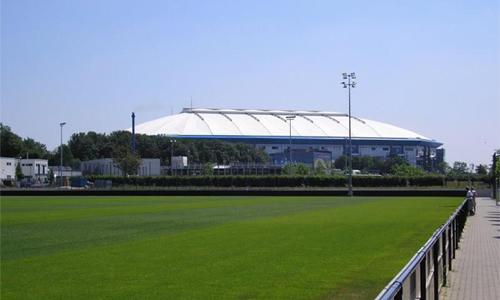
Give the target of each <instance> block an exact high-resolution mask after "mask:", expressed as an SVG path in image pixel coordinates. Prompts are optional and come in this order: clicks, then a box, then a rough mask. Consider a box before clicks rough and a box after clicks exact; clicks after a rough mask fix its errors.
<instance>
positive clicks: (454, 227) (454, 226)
mask: <svg viewBox="0 0 500 300" xmlns="http://www.w3.org/2000/svg"><path fill="white" fill-rule="evenodd" d="M457 218H458V215H456V216H455V219H453V258H455V256H456V254H455V252H456V250H457V248H458V239H457Z"/></svg>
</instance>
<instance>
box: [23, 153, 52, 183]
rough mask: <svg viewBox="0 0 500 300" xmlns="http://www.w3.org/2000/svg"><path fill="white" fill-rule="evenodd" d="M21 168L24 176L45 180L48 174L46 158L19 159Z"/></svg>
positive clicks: (40, 180) (35, 179)
mask: <svg viewBox="0 0 500 300" xmlns="http://www.w3.org/2000/svg"><path fill="white" fill-rule="evenodd" d="M20 163H21V170H22V171H23V176H24V177H25V178H30V179H32V180H34V181H39V182H45V181H47V178H48V175H49V163H48V161H47V160H46V159H40V158H29V159H21V160H20Z"/></svg>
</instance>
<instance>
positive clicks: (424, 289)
mask: <svg viewBox="0 0 500 300" xmlns="http://www.w3.org/2000/svg"><path fill="white" fill-rule="evenodd" d="M467 213H468V211H467V200H464V201H463V202H462V204H461V205H460V206H459V207H458V208H457V210H456V211H455V212H454V213H453V215H452V216H451V217H450V218H449V219H448V221H446V223H445V224H444V225H443V226H441V227H440V228H439V229H437V230H436V231H435V232H434V234H433V235H432V237H431V238H430V239H429V240H428V241H427V242H426V243H425V244H424V246H423V247H422V248H420V250H419V251H418V252H417V253H416V254H415V256H413V258H412V259H411V260H410V261H409V262H408V264H407V265H406V266H405V267H404V268H403V269H402V270H401V271H400V272H399V274H398V275H396V277H394V279H393V280H392V281H391V282H390V283H389V284H388V285H387V286H386V287H385V288H384V289H383V290H382V292H380V294H379V295H378V296H377V298H376V300H389V299H395V300H402V299H421V300H426V299H439V290H440V288H441V287H442V286H444V285H446V283H447V279H448V278H447V276H448V273H449V271H451V267H452V263H453V259H454V258H455V250H456V249H457V248H458V243H459V241H460V236H461V235H462V231H463V228H464V226H465V222H466V220H467Z"/></svg>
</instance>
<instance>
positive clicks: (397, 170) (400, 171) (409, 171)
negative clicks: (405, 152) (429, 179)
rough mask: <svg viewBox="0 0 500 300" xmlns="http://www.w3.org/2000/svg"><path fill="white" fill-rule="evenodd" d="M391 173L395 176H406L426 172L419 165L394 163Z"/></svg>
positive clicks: (419, 174) (420, 174)
mask: <svg viewBox="0 0 500 300" xmlns="http://www.w3.org/2000/svg"><path fill="white" fill-rule="evenodd" d="M391 173H393V174H394V175H397V176H407V177H413V176H424V175H427V174H428V173H427V172H426V171H425V170H423V169H421V168H419V167H415V166H410V165H405V164H401V165H395V166H394V167H393V168H392V172H391Z"/></svg>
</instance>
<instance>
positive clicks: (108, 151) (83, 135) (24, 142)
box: [0, 123, 269, 168]
mask: <svg viewBox="0 0 500 300" xmlns="http://www.w3.org/2000/svg"><path fill="white" fill-rule="evenodd" d="M131 138H132V133H130V132H128V131H114V132H111V133H110V134H105V133H96V132H93V131H89V132H79V133H74V134H73V135H71V137H70V139H69V141H68V143H66V144H64V145H63V146H62V151H63V164H64V165H65V166H72V167H75V168H76V167H79V165H80V162H81V161H86V160H92V159H100V158H114V159H119V158H121V157H125V156H127V155H130V152H131V146H130V145H131ZM0 145H1V147H0V151H1V156H3V157H16V158H19V157H22V158H26V157H29V158H44V159H48V160H49V165H59V163H60V162H59V159H60V147H56V148H55V149H53V150H52V151H49V150H47V147H46V146H45V145H44V144H42V143H40V142H37V141H35V140H33V139H31V138H25V139H23V138H21V137H20V136H19V135H17V134H15V133H14V132H12V130H11V129H10V127H9V126H6V125H3V124H1V123H0ZM135 155H137V156H138V157H141V158H159V159H160V160H161V163H162V164H167V165H168V164H170V157H171V155H174V156H187V157H188V159H189V161H190V162H191V163H200V164H204V163H215V164H230V163H266V162H268V161H269V157H268V155H267V154H266V153H265V152H264V151H263V150H262V149H258V148H256V147H253V146H251V145H247V144H241V143H229V142H223V141H217V140H182V139H175V140H174V139H172V138H171V137H168V136H163V135H155V136H149V135H144V134H136V153H135Z"/></svg>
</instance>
